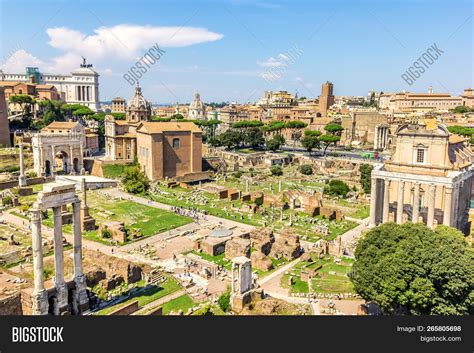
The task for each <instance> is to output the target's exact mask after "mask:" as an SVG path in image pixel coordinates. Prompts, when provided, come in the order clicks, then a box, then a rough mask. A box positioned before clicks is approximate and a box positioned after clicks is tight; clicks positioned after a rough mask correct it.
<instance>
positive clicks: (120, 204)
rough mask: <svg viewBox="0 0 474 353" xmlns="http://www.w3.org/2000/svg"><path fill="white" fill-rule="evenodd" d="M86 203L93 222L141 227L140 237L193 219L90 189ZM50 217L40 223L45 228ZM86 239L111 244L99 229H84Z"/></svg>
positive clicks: (49, 223) (187, 222)
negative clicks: (110, 196) (103, 194)
mask: <svg viewBox="0 0 474 353" xmlns="http://www.w3.org/2000/svg"><path fill="white" fill-rule="evenodd" d="M87 203H88V206H89V213H90V215H91V216H92V217H93V218H94V219H95V220H96V225H99V224H101V223H103V222H107V221H120V222H124V223H125V227H126V228H130V229H138V230H140V232H141V234H142V237H141V238H139V239H143V238H144V237H149V236H152V235H155V234H157V233H161V232H165V231H167V230H170V229H174V228H177V227H181V226H183V225H186V224H189V223H191V222H192V219H191V218H189V217H184V216H180V215H177V214H175V213H173V212H169V211H165V210H161V209H158V208H155V207H151V206H147V205H142V204H139V203H135V202H133V201H129V200H114V199H107V198H105V197H104V196H102V195H100V194H99V193H97V192H95V191H89V192H88V195H87ZM48 214H49V218H47V219H45V220H44V221H43V223H44V224H45V225H47V226H48V227H52V226H53V215H52V212H51V211H50V212H49V213H48ZM64 231H65V232H68V233H71V232H72V225H71V224H66V225H64ZM83 236H84V237H85V238H87V239H90V240H93V241H98V242H101V243H103V244H110V243H111V241H110V240H108V239H103V238H101V237H100V234H98V230H94V231H90V232H83Z"/></svg>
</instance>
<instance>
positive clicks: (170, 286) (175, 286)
mask: <svg viewBox="0 0 474 353" xmlns="http://www.w3.org/2000/svg"><path fill="white" fill-rule="evenodd" d="M180 289H181V285H180V284H179V283H178V282H177V281H176V280H175V279H174V278H171V277H168V279H167V280H166V281H165V282H164V283H161V284H160V286H159V287H158V286H154V285H147V286H146V285H144V286H143V287H141V290H140V291H138V292H136V293H134V294H133V295H132V296H131V297H130V298H128V299H127V300H124V301H122V302H120V303H118V304H115V305H113V306H109V307H106V308H104V309H102V310H99V311H97V312H96V313H94V315H109V314H110V313H111V312H113V311H115V310H117V309H119V308H121V307H123V306H125V305H127V304H130V303H131V302H133V301H135V300H138V307H139V308H141V307H143V306H145V305H147V304H149V303H151V302H153V301H155V300H158V299H160V298H163V297H165V296H167V295H168V294H171V293H174V292H176V291H178V290H180Z"/></svg>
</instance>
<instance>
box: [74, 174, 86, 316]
mask: <svg viewBox="0 0 474 353" xmlns="http://www.w3.org/2000/svg"><path fill="white" fill-rule="evenodd" d="M83 180H84V179H83ZM84 193H85V190H84ZM72 210H73V211H72V213H73V223H74V282H75V284H76V298H75V300H76V303H77V307H78V309H79V312H81V311H83V310H85V309H87V308H88V306H89V299H88V297H87V291H86V287H87V285H86V278H85V276H84V273H83V269H82V234H81V216H80V212H81V200H78V201H77V202H74V203H73V204H72Z"/></svg>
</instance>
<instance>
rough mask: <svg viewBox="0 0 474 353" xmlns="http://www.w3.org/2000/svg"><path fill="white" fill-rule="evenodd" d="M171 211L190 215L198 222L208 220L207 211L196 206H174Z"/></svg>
mask: <svg viewBox="0 0 474 353" xmlns="http://www.w3.org/2000/svg"><path fill="white" fill-rule="evenodd" d="M171 211H173V212H174V213H176V214H179V215H180V216H185V217H190V218H192V219H193V220H194V222H196V223H199V220H202V221H207V216H206V211H199V210H198V209H196V208H194V207H189V208H184V207H177V206H172V207H171Z"/></svg>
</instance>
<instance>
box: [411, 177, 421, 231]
mask: <svg viewBox="0 0 474 353" xmlns="http://www.w3.org/2000/svg"><path fill="white" fill-rule="evenodd" d="M419 218H420V184H419V183H415V190H414V192H413V212H412V219H411V221H412V222H413V223H418V219H419Z"/></svg>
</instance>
